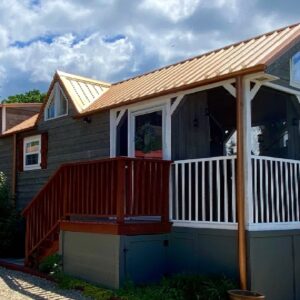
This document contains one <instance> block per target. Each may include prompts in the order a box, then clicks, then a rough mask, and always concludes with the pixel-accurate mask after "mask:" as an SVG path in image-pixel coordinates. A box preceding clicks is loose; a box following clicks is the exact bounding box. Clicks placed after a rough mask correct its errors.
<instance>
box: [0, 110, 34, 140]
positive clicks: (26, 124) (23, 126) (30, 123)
mask: <svg viewBox="0 0 300 300" xmlns="http://www.w3.org/2000/svg"><path fill="white" fill-rule="evenodd" d="M38 116H39V114H38V113H37V114H35V115H33V116H32V117H30V118H28V119H26V120H25V121H23V122H21V123H19V124H18V125H15V126H14V127H12V128H10V129H8V130H6V131H4V132H3V133H2V134H1V135H0V137H2V136H7V135H10V134H13V133H17V132H21V131H25V130H28V129H31V128H34V127H35V125H36V121H37V119H38Z"/></svg>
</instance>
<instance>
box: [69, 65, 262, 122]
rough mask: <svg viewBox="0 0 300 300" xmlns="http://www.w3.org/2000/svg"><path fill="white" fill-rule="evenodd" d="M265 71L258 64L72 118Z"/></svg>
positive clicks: (79, 115) (79, 116)
mask: <svg viewBox="0 0 300 300" xmlns="http://www.w3.org/2000/svg"><path fill="white" fill-rule="evenodd" d="M265 69H266V65H265V64H259V65H256V66H254V67H251V68H247V69H243V70H240V71H237V72H232V73H228V74H225V75H222V76H217V77H214V78H211V79H206V80H201V81H198V82H193V83H191V84H187V85H182V86H180V87H177V88H173V89H169V90H164V91H161V92H158V93H155V94H151V95H146V96H143V97H139V98H135V99H132V100H128V101H126V102H125V103H124V102H120V103H117V104H112V105H109V106H106V107H101V108H98V109H95V110H93V111H87V112H82V113H79V114H77V115H75V116H74V118H75V119H79V118H82V117H86V116H91V115H93V114H95V113H98V112H101V111H106V110H110V109H113V108H117V107H121V106H126V105H129V104H134V103H137V102H141V101H144V100H149V99H154V98H157V97H160V96H165V95H168V94H174V93H178V92H182V91H185V90H189V89H192V88H196V87H201V86H203V85H207V84H211V83H216V82H218V81H223V80H226V79H231V78H234V77H237V76H244V75H248V74H253V73H257V72H262V71H265Z"/></svg>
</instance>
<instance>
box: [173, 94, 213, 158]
mask: <svg viewBox="0 0 300 300" xmlns="http://www.w3.org/2000/svg"><path fill="white" fill-rule="evenodd" d="M206 109H207V93H206V92H200V93H195V94H191V95H188V96H186V97H185V98H184V99H183V100H182V103H181V105H180V107H178V108H177V110H176V111H175V113H174V115H173V116H172V160H179V159H189V158H199V157H208V156H209V154H210V146H209V139H210V126H209V118H208V116H207V115H206Z"/></svg>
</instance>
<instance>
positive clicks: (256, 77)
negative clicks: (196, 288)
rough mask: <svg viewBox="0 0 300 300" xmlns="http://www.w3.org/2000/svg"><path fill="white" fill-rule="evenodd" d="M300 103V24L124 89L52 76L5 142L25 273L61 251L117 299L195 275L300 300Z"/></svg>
mask: <svg viewBox="0 0 300 300" xmlns="http://www.w3.org/2000/svg"><path fill="white" fill-rule="evenodd" d="M299 102H300V25H299V24H296V25H292V26H288V27H285V28H282V29H279V30H275V31H273V32H270V33H267V34H264V35H261V36H258V37H254V38H251V39H249V40H246V41H242V42H239V43H236V44H233V45H229V46H227V47H224V48H222V49H218V50H215V51H212V52H209V53H205V54H202V55H200V56H197V57H193V58H191V59H187V60H185V61H182V62H179V63H176V64H173V65H170V66H166V67H163V68H161V69H158V70H154V71H152V72H149V73H147V74H142V75H140V76H137V77H134V78H130V79H128V80H125V81H122V82H117V83H114V84H110V83H106V82H102V81H97V80H94V79H89V78H85V77H80V76H76V75H72V74H68V73H63V72H60V71H58V72H56V74H55V75H54V77H53V80H52V83H51V84H50V87H49V91H48V94H47V97H46V100H45V103H44V104H43V107H42V109H41V111H40V113H39V115H38V117H36V119H35V120H32V121H31V122H28V121H24V122H23V123H21V124H19V125H18V126H15V127H13V128H11V129H10V130H9V131H6V132H4V133H3V134H2V136H1V140H3V139H8V138H11V137H12V136H14V137H15V139H16V141H17V145H16V158H15V159H16V168H17V169H16V177H15V179H13V182H15V191H16V201H17V206H18V207H19V208H20V209H23V214H24V216H25V217H26V224H27V225H26V263H27V265H29V266H34V265H35V264H36V262H37V261H38V260H40V259H41V258H42V257H45V256H47V255H49V254H51V253H53V252H55V251H60V253H61V254H62V257H63V262H64V270H65V272H67V273H70V274H73V275H75V276H78V277H82V278H85V279H88V280H91V281H94V282H98V283H101V284H104V285H107V286H110V287H114V288H118V287H119V286H120V285H122V283H123V282H124V281H125V280H126V279H128V278H129V279H131V280H133V281H135V282H137V283H144V282H148V281H155V280H158V279H159V278H161V277H162V276H165V275H168V274H173V273H178V272H197V273H204V274H225V275H227V276H230V277H233V278H240V281H241V284H242V287H244V288H245V287H247V288H248V289H253V290H257V291H260V292H262V293H264V294H266V296H267V298H270V299H273V300H277V299H278V300H279V299H299V297H300V285H299V282H300V272H299V270H300V263H299V262H300V256H299V253H300V251H299V250H300V238H299V237H300V210H299V206H300V194H299V193H300V186H299V180H300V162H299V159H300V154H299V153H300V142H299V141H300V139H299V137H300V123H299V121H300V103H299ZM1 151H2V150H1V148H0V152H1ZM282 259H284V262H285V263H284V264H282V263H280V262H281V261H282ZM270 274H272V275H270ZM282 274H284V276H282Z"/></svg>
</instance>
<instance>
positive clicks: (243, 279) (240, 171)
mask: <svg viewBox="0 0 300 300" xmlns="http://www.w3.org/2000/svg"><path fill="white" fill-rule="evenodd" d="M236 94H237V97H236V99H237V101H236V114H237V124H236V127H237V176H236V201H237V219H238V256H239V275H240V287H241V289H243V290H246V289H247V247H246V228H245V198H246V190H245V178H246V177H245V136H244V132H245V119H244V111H245V99H244V84H243V77H241V76H239V77H237V78H236Z"/></svg>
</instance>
